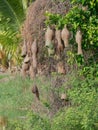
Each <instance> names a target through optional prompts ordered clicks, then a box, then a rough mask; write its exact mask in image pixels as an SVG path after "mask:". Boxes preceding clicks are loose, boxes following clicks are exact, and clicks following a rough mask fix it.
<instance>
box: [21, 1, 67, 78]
mask: <svg viewBox="0 0 98 130" xmlns="http://www.w3.org/2000/svg"><path fill="white" fill-rule="evenodd" d="M69 9H70V1H69V0H66V1H65V2H60V1H59V0H36V1H35V2H33V3H32V4H31V5H30V7H29V8H28V11H27V16H26V20H25V22H24V25H23V28H22V37H23V46H22V57H24V61H23V64H22V75H23V76H26V75H27V74H29V75H30V77H31V78H34V77H35V75H36V73H37V71H38V70H39V71H42V69H43V68H44V69H45V67H46V68H47V66H48V63H49V59H48V58H47V57H45V55H44V46H45V43H46V46H47V45H48V44H49V42H48V41H47V40H49V35H48V34H45V32H49V28H48V29H47V30H46V27H45V19H46V18H45V12H46V11H49V12H51V13H58V14H62V15H63V14H64V15H65V14H66V13H67V12H68V11H69ZM50 30H51V28H50ZM57 33H59V32H57ZM46 35H48V36H46ZM57 35H59V34H57ZM61 49H62V47H61ZM61 49H60V50H59V51H61ZM49 51H50V52H49ZM48 52H49V53H51V50H49V49H48ZM53 64H54V63H53ZM59 64H60V66H64V65H63V63H61V62H60V63H59ZM43 66H45V67H43ZM41 68H42V69H41ZM62 69H63V72H62V73H65V70H64V67H62ZM39 73H40V72H39Z"/></svg>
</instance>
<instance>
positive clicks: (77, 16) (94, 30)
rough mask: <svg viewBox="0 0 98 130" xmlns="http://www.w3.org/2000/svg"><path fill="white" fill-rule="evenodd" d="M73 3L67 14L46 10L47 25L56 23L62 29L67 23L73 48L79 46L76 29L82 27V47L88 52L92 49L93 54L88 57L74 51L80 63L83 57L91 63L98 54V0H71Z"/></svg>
mask: <svg viewBox="0 0 98 130" xmlns="http://www.w3.org/2000/svg"><path fill="white" fill-rule="evenodd" d="M71 3H72V8H71V9H70V11H69V12H68V13H67V14H66V15H65V16H62V15H60V14H51V13H49V12H46V17H47V20H46V25H47V26H51V25H54V26H56V28H57V29H62V28H63V27H64V25H67V26H68V27H69V30H70V32H71V34H72V37H71V39H70V44H72V45H73V48H75V47H77V44H76V41H75V34H76V31H77V30H78V29H81V31H82V35H83V39H82V48H83V50H84V51H86V52H87V53H88V51H90V53H92V56H91V54H90V55H88V56H86V58H85V56H84V57H83V56H82V57H81V56H77V55H76V49H75V50H74V53H75V55H76V59H77V61H78V62H79V63H83V58H84V60H85V63H86V64H87V61H88V60H89V59H90V63H91V60H92V62H94V61H95V59H93V57H94V55H96V50H97V48H98V37H97V36H98V26H97V25H98V11H97V9H98V8H97V3H98V1H94V0H88V1H87V0H71Z"/></svg>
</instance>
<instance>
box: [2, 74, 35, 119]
mask: <svg viewBox="0 0 98 130" xmlns="http://www.w3.org/2000/svg"><path fill="white" fill-rule="evenodd" d="M31 85H32V81H31V80H29V79H22V78H21V77H20V76H17V77H15V78H14V79H9V80H7V81H6V82H1V83H0V115H3V116H7V117H9V118H17V117H18V116H23V115H25V113H26V110H25V108H26V109H29V107H30V105H31V102H32V98H33V97H32V93H31Z"/></svg>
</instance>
